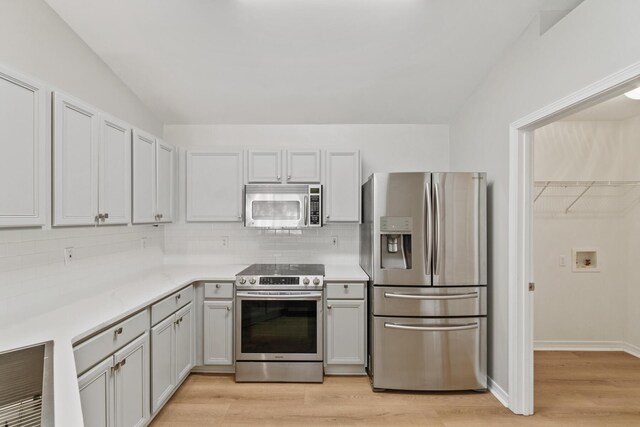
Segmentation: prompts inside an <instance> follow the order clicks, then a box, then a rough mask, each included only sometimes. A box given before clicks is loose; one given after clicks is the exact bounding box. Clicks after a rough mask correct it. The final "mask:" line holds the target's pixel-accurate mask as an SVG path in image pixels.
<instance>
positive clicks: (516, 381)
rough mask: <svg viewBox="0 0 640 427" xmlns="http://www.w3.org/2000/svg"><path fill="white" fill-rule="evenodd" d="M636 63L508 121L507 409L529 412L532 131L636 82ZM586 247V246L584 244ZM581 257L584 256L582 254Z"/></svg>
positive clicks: (638, 75)
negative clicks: (514, 120) (510, 121)
mask: <svg viewBox="0 0 640 427" xmlns="http://www.w3.org/2000/svg"><path fill="white" fill-rule="evenodd" d="M639 79H640V63H637V64H634V65H633V66H631V67H628V68H626V69H623V70H621V71H620V72H618V73H615V74H613V75H611V76H608V77H607V78H605V79H602V80H600V81H597V82H595V83H594V84H592V85H590V86H588V87H586V88H584V89H582V90H580V91H578V92H576V93H574V94H571V95H570V96H567V97H566V98H563V99H561V100H559V101H557V102H555V103H553V104H551V105H549V106H547V107H545V108H543V109H541V110H539V111H536V112H534V113H532V114H531V115H529V116H526V117H524V118H522V119H520V120H518V121H516V122H514V123H512V125H511V130H510V140H511V144H510V155H509V157H510V188H509V224H510V225H509V227H510V232H509V283H510V288H509V361H510V365H509V408H510V409H511V410H512V411H513V412H515V413H517V414H524V415H531V414H533V412H534V393H533V392H534V382H533V379H534V376H533V372H534V357H533V356H534V353H533V340H534V336H533V320H534V313H533V309H534V305H533V304H534V301H533V293H532V292H531V291H533V290H534V289H535V283H534V270H533V265H534V264H533V257H534V251H533V221H534V215H533V200H534V198H535V195H536V193H535V191H536V190H535V184H534V182H535V180H534V150H533V147H534V146H533V143H534V138H535V135H534V132H535V130H536V129H538V128H541V127H543V126H545V125H548V124H550V123H553V122H556V121H558V120H560V119H562V118H565V117H567V116H570V115H571V114H575V113H577V112H579V111H582V110H584V109H586V108H588V107H591V106H594V105H596V104H599V103H601V102H603V101H606V100H608V99H611V98H614V97H616V96H619V95H622V94H624V93H626V92H629V91H630V90H632V89H635V88H637V87H638V86H639V85H640V82H639ZM587 249H588V248H587ZM585 259H586V258H585Z"/></svg>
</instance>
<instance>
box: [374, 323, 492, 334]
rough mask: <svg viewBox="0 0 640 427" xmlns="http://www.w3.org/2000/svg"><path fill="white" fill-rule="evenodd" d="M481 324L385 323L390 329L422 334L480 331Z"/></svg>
mask: <svg viewBox="0 0 640 427" xmlns="http://www.w3.org/2000/svg"><path fill="white" fill-rule="evenodd" d="M479 326H480V324H479V323H478V322H473V323H467V324H464V325H455V326H418V325H402V324H400V323H389V322H385V323H384V327H385V328H388V329H400V330H404V331H420V332H451V331H466V330H469V329H478V327H479Z"/></svg>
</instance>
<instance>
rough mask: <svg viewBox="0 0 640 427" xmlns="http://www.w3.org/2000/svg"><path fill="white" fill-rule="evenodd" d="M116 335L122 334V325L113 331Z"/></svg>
mask: <svg viewBox="0 0 640 427" xmlns="http://www.w3.org/2000/svg"><path fill="white" fill-rule="evenodd" d="M113 333H114V335H116V336H117V335H120V334H121V333H122V327H120V328H118V329H116V330H115V331H113Z"/></svg>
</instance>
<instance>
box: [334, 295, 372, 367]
mask: <svg viewBox="0 0 640 427" xmlns="http://www.w3.org/2000/svg"><path fill="white" fill-rule="evenodd" d="M365 319H366V317H365V301H364V300H327V364H341V365H364V363H365Z"/></svg>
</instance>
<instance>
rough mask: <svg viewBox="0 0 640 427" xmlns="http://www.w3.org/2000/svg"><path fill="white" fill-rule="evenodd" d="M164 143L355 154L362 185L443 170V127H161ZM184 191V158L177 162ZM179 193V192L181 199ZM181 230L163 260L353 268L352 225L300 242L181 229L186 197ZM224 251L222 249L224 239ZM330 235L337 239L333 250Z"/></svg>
mask: <svg viewBox="0 0 640 427" xmlns="http://www.w3.org/2000/svg"><path fill="white" fill-rule="evenodd" d="M164 134H165V139H166V140H167V141H168V142H170V143H173V144H176V145H179V146H181V147H183V149H184V148H190V147H200V148H202V147H211V148H214V147H229V146H233V147H236V148H251V147H253V148H259V147H264V148H282V149H286V148H303V147H308V148H320V149H329V148H333V149H359V150H360V155H361V159H362V179H363V180H365V179H366V178H367V177H368V176H369V175H370V174H371V173H372V172H391V171H421V170H422V171H426V170H447V169H448V168H449V128H448V126H447V125H250V126H245V125H212V126H173V125H171V126H165V129H164ZM180 178H181V184H180V188H184V156H183V157H182V159H181V162H180ZM183 193H184V192H183ZM179 204H180V208H179V211H180V212H179V218H180V220H179V222H180V223H179V224H173V225H170V226H167V228H166V234H165V249H166V252H167V255H169V256H182V255H188V256H189V257H191V258H192V259H197V260H198V261H204V260H206V261H207V262H215V263H224V262H236V263H237V262H241V263H251V262H322V263H331V264H357V263H358V262H359V259H358V250H359V240H358V239H359V227H358V225H357V224H344V225H328V226H325V227H322V228H321V229H319V230H304V231H303V234H302V235H301V236H298V235H296V236H280V235H274V234H271V233H268V232H265V231H260V230H250V229H245V228H243V227H242V226H241V225H239V224H235V223H234V224H229V223H227V224H224V223H222V224H184V217H185V215H184V206H185V199H184V194H182V195H181V197H180V203H179ZM223 236H225V237H228V238H229V246H228V247H223V246H222V237H223ZM332 236H337V237H338V247H335V246H333V244H332V241H333V239H332Z"/></svg>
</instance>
